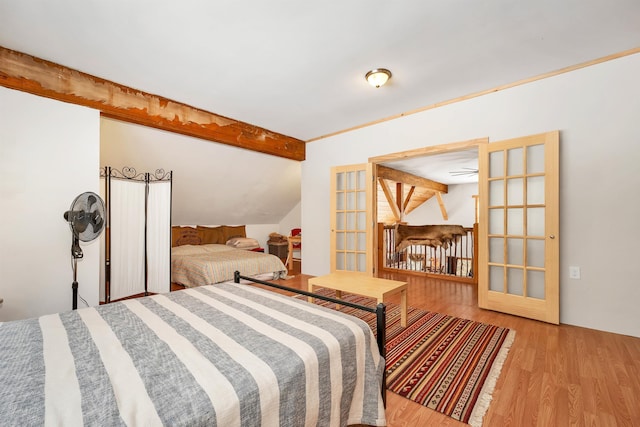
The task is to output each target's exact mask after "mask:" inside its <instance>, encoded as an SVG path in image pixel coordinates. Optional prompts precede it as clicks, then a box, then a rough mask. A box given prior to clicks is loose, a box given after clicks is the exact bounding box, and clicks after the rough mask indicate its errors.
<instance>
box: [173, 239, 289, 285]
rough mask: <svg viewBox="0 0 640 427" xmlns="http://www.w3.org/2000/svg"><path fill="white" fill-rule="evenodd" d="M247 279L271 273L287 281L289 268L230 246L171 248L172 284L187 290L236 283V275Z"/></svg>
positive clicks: (269, 257) (267, 256) (270, 257)
mask: <svg viewBox="0 0 640 427" xmlns="http://www.w3.org/2000/svg"><path fill="white" fill-rule="evenodd" d="M235 271H242V274H243V275H245V276H258V275H264V274H270V275H271V277H268V278H269V279H279V278H284V277H286V275H287V268H286V267H285V266H284V264H283V263H282V260H280V258H278V257H277V256H275V255H271V254H265V253H261V252H253V251H248V250H243V249H236V248H232V247H230V246H227V245H219V244H208V245H183V246H176V247H174V248H172V252H171V281H172V282H174V283H179V284H181V285H184V286H186V287H194V286H203V285H211V284H214V283H220V282H226V281H230V280H233V273H234V272H235Z"/></svg>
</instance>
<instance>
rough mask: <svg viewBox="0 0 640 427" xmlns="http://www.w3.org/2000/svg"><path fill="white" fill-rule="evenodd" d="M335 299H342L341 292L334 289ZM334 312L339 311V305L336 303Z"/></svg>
mask: <svg viewBox="0 0 640 427" xmlns="http://www.w3.org/2000/svg"><path fill="white" fill-rule="evenodd" d="M336 299H342V291H339V290H337V289H336ZM336 310H340V304H338V303H336Z"/></svg>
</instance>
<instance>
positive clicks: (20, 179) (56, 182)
mask: <svg viewBox="0 0 640 427" xmlns="http://www.w3.org/2000/svg"><path fill="white" fill-rule="evenodd" d="M99 138H100V117H99V113H98V112H97V111H95V110H90V109H87V108H83V107H78V106H75V105H71V104H66V103H63V102H58V101H53V100H50V99H47V98H42V97H38V96H34V95H29V94H26V93H23V92H18V91H14V90H10V89H5V88H2V87H0V202H1V207H0V297H2V298H4V303H3V304H2V305H1V306H0V321H6V320H13V319H21V318H27V317H35V316H40V315H43V314H49V313H55V312H60V311H67V310H71V307H72V291H71V282H72V281H73V272H72V269H71V231H70V229H69V225H68V223H67V222H66V221H65V220H64V218H63V213H64V212H65V211H67V210H68V209H69V207H70V205H71V202H72V201H73V200H74V198H75V197H76V196H78V195H79V194H80V193H82V192H84V191H93V192H97V190H98V179H99V178H98V177H99V175H98V173H99V169H98V168H99V153H100V151H99V150H100V149H99V144H100V140H99ZM81 246H82V250H83V252H84V258H83V259H82V260H79V262H78V282H79V294H80V296H82V297H83V298H84V299H85V300H87V302H88V303H89V304H90V305H97V304H98V268H99V244H98V242H97V241H94V242H91V243H86V244H81ZM83 306H84V305H83V303H82V302H81V301H79V302H78V307H79V308H81V307H83Z"/></svg>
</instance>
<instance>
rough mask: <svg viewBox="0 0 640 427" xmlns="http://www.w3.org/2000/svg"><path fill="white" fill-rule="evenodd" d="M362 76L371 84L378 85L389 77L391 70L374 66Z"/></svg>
mask: <svg viewBox="0 0 640 427" xmlns="http://www.w3.org/2000/svg"><path fill="white" fill-rule="evenodd" d="M364 77H365V78H366V79H367V81H368V82H369V84H370V85H371V86H374V87H380V86H382V85H383V84H385V83H386V82H387V80H389V79H390V78H391V71H389V70H387V69H386V68H376V69H375V70H371V71H369V72H368V73H367V74H366V75H365V76H364Z"/></svg>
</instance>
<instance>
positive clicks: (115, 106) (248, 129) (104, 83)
mask: <svg viewBox="0 0 640 427" xmlns="http://www.w3.org/2000/svg"><path fill="white" fill-rule="evenodd" d="M0 86H4V87H8V88H10V89H17V90H21V91H23V92H28V93H32V94H34V95H39V96H44V97H47V98H52V99H55V100H58V101H63V102H69V103H72V104H78V105H82V106H85V107H90V108H95V109H97V110H100V111H101V112H102V115H104V116H106V117H111V118H115V119H119V120H124V121H127V122H131V123H136V124H141V125H145V126H150V127H154V128H157V129H162V130H166V131H169V132H176V133H180V134H183V135H188V136H192V137H196V138H201V139H205V140H208V141H213V142H219V143H222V144H228V145H233V146H235V147H240V148H245V149H248V150H253V151H258V152H261V153H266V154H271V155H274V156H279V157H284V158H287V159H292V160H298V161H302V160H304V159H305V143H304V141H301V140H299V139H295V138H292V137H289V136H286V135H282V134H279V133H275V132H271V131H269V130H267V129H263V128H260V127H258V126H254V125H250V124H248V123H244V122H240V121H238V120H233V119H230V118H227V117H223V116H220V115H217V114H214V113H210V112H208V111H204V110H200V109H198V108H195V107H191V106H189V105H186V104H182V103H180V102H175V101H172V100H170V99H167V98H163V97H161V96H158V95H153V94H150V93H146V92H142V91H139V90H136V89H133V88H130V87H127V86H123V85H120V84H118V83H114V82H111V81H108V80H104V79H101V78H99V77H95V76H92V75H90V74H86V73H83V72H80V71H77V70H73V69H71V68H67V67H65V66H62V65H59V64H55V63H53V62H49V61H46V60H43V59H39V58H36V57H33V56H31V55H27V54H24V53H20V52H16V51H13V50H10V49H6V48H4V47H2V46H0Z"/></svg>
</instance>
